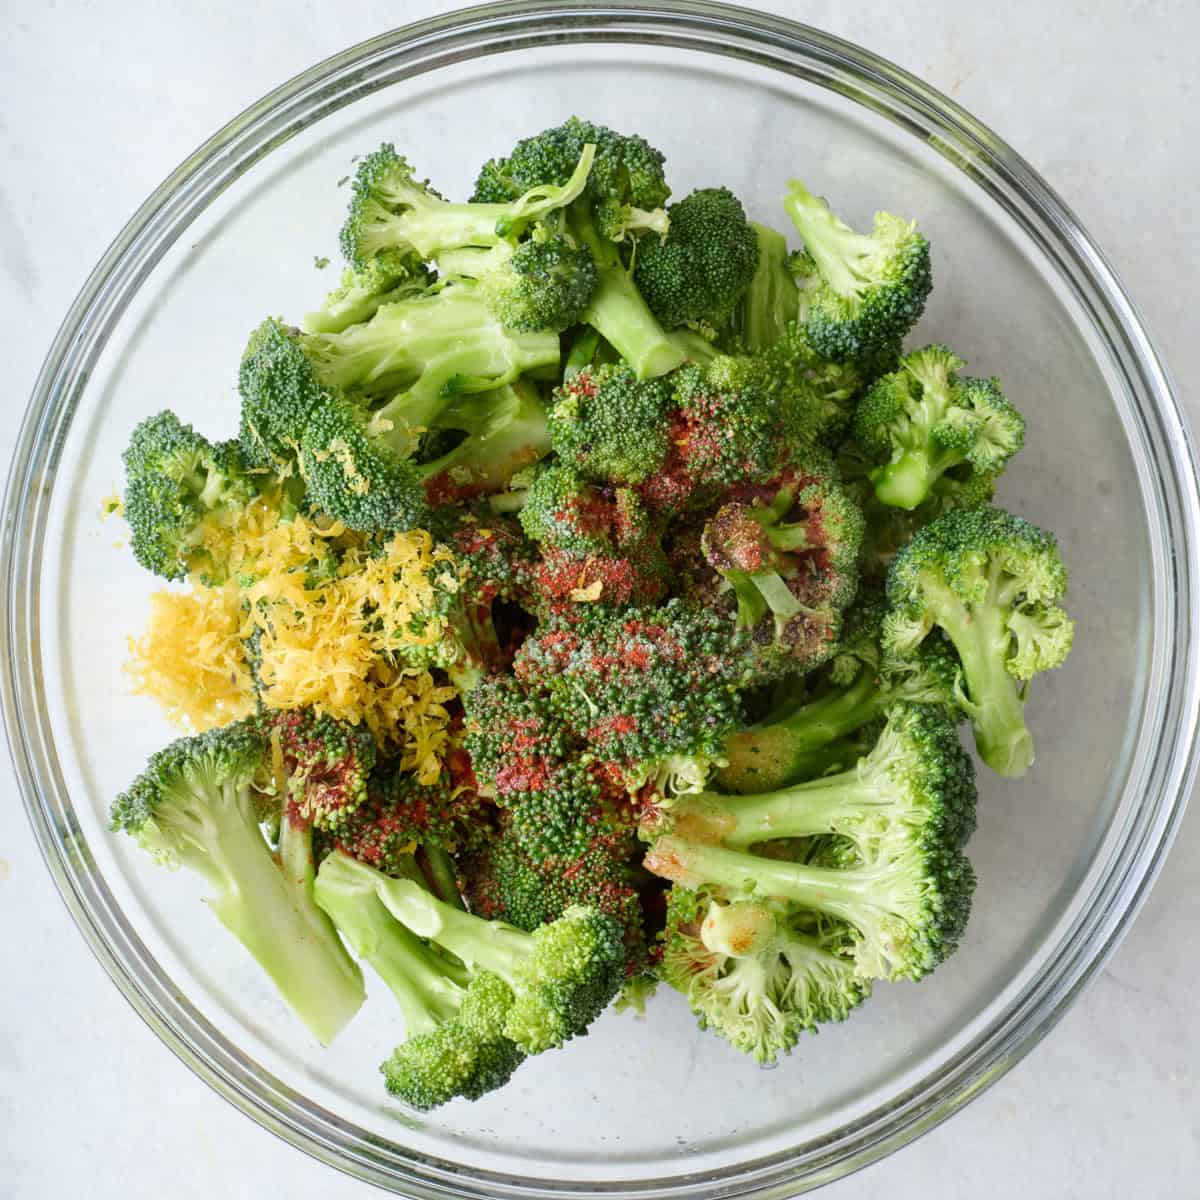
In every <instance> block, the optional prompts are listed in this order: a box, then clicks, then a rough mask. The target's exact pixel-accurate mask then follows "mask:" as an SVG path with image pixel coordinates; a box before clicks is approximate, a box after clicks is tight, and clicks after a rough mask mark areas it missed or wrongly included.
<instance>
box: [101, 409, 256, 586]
mask: <svg viewBox="0 0 1200 1200" xmlns="http://www.w3.org/2000/svg"><path fill="white" fill-rule="evenodd" d="M121 459H122V461H123V463H124V464H125V519H126V520H127V521H128V523H129V530H130V537H131V541H132V545H133V554H134V557H135V558H136V559H137V561H138V562H139V563H140V564H141V565H142V566H143V567H145V568H146V570H148V571H153V572H154V574H156V575H161V576H162V577H163V578H164V579H182V578H183V577H184V576H185V575H189V574H193V573H195V574H198V575H200V576H201V578H202V579H203V580H204V581H205V582H208V583H220V582H221V581H222V580H223V579H224V578H225V573H226V567H227V564H226V563H225V562H224V561H223V556H222V552H221V550H220V545H221V541H222V539H221V538H220V536H219V534H220V531H221V529H222V528H225V527H228V526H229V525H231V524H232V523H234V522H235V521H236V520H237V518H238V517H239V516H240V515H241V513H242V512H243V510H244V509H245V507H246V505H247V504H249V503H250V501H251V500H253V499H254V497H255V496H256V495H257V493H258V482H259V477H258V476H256V475H254V474H252V473H251V471H250V468H249V466H248V465H247V463H246V460H245V457H244V455H243V454H242V452H241V448H240V447H239V445H238V444H237V443H236V442H218V443H217V444H215V445H214V444H213V443H211V442H209V441H208V440H207V438H205V437H203V436H202V435H201V434H199V433H197V432H196V431H195V430H194V429H193V428H192V427H191V426H190V425H185V424H184V423H183V422H182V421H180V420H179V418H178V417H177V416H175V414H174V413H172V412H170V411H165V412H161V413H159V414H158V415H157V416H153V417H147V418H146V420H144V421H142V422H141V423H140V424H139V425H138V426H137V427H136V428H135V429H134V431H133V433H132V434H131V435H130V439H129V445H128V446H127V447H126V448H125V451H124V453H123V454H122V456H121Z"/></svg>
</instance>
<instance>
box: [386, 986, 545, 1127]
mask: <svg viewBox="0 0 1200 1200" xmlns="http://www.w3.org/2000/svg"><path fill="white" fill-rule="evenodd" d="M511 1007H512V991H511V989H510V988H509V986H508V984H506V983H505V982H504V980H502V979H501V978H500V977H499V976H497V975H492V974H489V973H488V972H486V971H484V972H481V973H480V974H479V975H477V976H475V978H474V979H472V981H471V982H470V984H468V986H467V987H466V989H465V991H464V993H463V997H462V1003H461V1007H460V1008H459V1010H458V1012H457V1013H456V1014H455V1015H454V1016H452V1017H450V1018H449V1019H447V1020H445V1021H443V1022H442V1023H440V1024H439V1025H437V1026H436V1027H435V1028H433V1029H431V1030H429V1031H427V1032H421V1033H418V1034H416V1035H415V1036H414V1037H410V1038H408V1039H407V1040H406V1041H403V1042H401V1043H400V1045H399V1046H397V1047H396V1049H395V1050H393V1051H392V1053H391V1056H390V1057H389V1058H388V1059H387V1060H386V1061H385V1062H384V1063H383V1064H382V1066H381V1067H380V1068H379V1069H380V1070H381V1071H382V1072H383V1078H384V1082H385V1084H386V1085H387V1090H388V1091H389V1092H390V1093H391V1094H392V1095H393V1096H395V1097H396V1098H397V1099H399V1100H403V1101H404V1103H405V1104H408V1105H411V1106H412V1107H413V1108H415V1109H418V1110H419V1111H421V1112H428V1111H429V1110H430V1109H433V1108H437V1107H439V1106H440V1105H442V1104H446V1103H448V1102H449V1101H451V1100H454V1099H457V1098H459V1097H461V1098H463V1099H465V1100H478V1099H479V1098H480V1097H482V1096H485V1095H487V1093H488V1092H494V1091H495V1090H496V1089H497V1088H501V1087H503V1086H504V1085H505V1084H506V1083H507V1082H508V1081H509V1080H510V1079H511V1078H512V1075H513V1072H514V1071H515V1070H516V1069H517V1068H518V1067H519V1066H520V1065H521V1063H523V1062H524V1061H525V1058H526V1055H525V1052H524V1051H523V1050H521V1049H519V1048H518V1046H517V1044H516V1043H515V1042H514V1041H513V1040H512V1039H511V1038H510V1037H507V1036H506V1035H505V1033H504V1020H505V1016H506V1014H507V1013H508V1011H509V1009H510V1008H511Z"/></svg>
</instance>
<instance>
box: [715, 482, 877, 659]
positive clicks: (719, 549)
mask: <svg viewBox="0 0 1200 1200" xmlns="http://www.w3.org/2000/svg"><path fill="white" fill-rule="evenodd" d="M861 541H862V515H861V513H860V512H859V510H858V508H857V507H856V506H855V505H854V503H853V501H852V500H850V498H849V497H848V496H847V495H846V493H845V492H844V491H843V490H842V489H841V487H839V486H838V484H837V483H835V482H834V480H833V477H832V464H828V463H825V462H823V461H822V460H820V459H819V458H812V459H811V461H810V462H809V463H807V464H806V463H802V462H797V463H796V464H795V465H793V466H791V467H789V468H788V469H787V470H786V471H784V472H782V473H780V474H779V475H778V476H777V477H776V478H775V479H774V480H773V481H772V482H771V483H769V484H765V485H754V484H747V485H743V486H741V487H739V488H735V489H732V490H731V491H730V493H729V494H728V499H727V501H726V503H725V504H724V505H723V506H722V507H721V508H720V509H719V510H718V511H717V513H716V514H715V515H714V516H713V517H712V518H711V519H710V520H709V521H708V523H707V524H706V525H705V526H704V530H703V534H702V537H701V550H702V552H703V554H704V557H705V559H706V561H707V562H708V564H709V566H710V567H712V568H713V569H714V570H715V571H716V572H717V573H718V574H719V576H720V578H721V580H722V581H723V586H724V589H725V591H724V593H723V594H721V593H718V597H717V598H718V599H720V600H721V601H722V603H724V604H725V605H726V607H728V606H729V605H730V602H731V603H732V607H733V608H734V610H735V612H734V624H735V626H736V627H737V628H738V629H742V630H745V631H747V632H748V633H749V634H750V635H751V638H752V639H753V642H754V645H755V652H756V658H757V660H758V663H759V667H760V669H761V670H762V671H764V672H766V673H767V674H772V673H774V674H778V673H782V672H787V671H797V670H809V669H811V668H812V667H815V666H817V665H819V664H820V663H822V662H824V661H825V660H826V659H827V658H828V657H829V656H830V654H832V653H833V650H834V646H835V642H836V639H837V636H838V632H839V630H840V627H841V615H842V612H843V610H844V609H845V608H846V607H847V605H849V604H850V602H851V601H852V600H853V599H854V595H855V592H856V590H857V587H858V552H859V545H860V543H861ZM697 599H699V600H702V599H703V597H702V596H701V597H697Z"/></svg>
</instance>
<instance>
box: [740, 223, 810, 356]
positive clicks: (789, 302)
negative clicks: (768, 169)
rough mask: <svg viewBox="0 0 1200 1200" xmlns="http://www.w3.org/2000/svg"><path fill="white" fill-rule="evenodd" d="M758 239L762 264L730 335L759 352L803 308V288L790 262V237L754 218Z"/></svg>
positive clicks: (770, 343) (741, 348)
mask: <svg viewBox="0 0 1200 1200" xmlns="http://www.w3.org/2000/svg"><path fill="white" fill-rule="evenodd" d="M750 228H751V229H752V230H753V231H754V236H755V239H756V240H757V242H758V265H757V266H756V267H755V270H754V275H753V277H752V278H751V280H750V286H749V287H748V288H747V289H746V290H745V292H744V293H743V295H742V298H741V300H739V301H738V304H737V307H736V308H735V309H734V313H733V320H732V322H731V326H730V331H729V332H730V337H731V339H732V340H733V342H734V343H735V344H736V345H737V347H738V349H740V350H743V351H745V352H748V353H751V354H753V353H757V352H758V351H761V350H766V349H767V348H768V347H769V346H772V345H774V343H775V342H777V341H778V340H779V339H780V338H781V337H783V336H784V333H785V332H786V331H787V329H788V328H789V326H790V325H792V323H793V322H794V321H795V320H796V317H797V315H798V313H799V311H800V292H799V289H798V288H797V287H796V280H795V278H794V277H793V275H792V271H791V267H790V265H789V261H788V260H789V255H788V248H787V239H786V238H785V237H784V236H783V234H782V233H780V232H779V231H778V230H776V229H772V228H770V226H768V225H759V224H757V223H756V222H754V221H751V222H750Z"/></svg>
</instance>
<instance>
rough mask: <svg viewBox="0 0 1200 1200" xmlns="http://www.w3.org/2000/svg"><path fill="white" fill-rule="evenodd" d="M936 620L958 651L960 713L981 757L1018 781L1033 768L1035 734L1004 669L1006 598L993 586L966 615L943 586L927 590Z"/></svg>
mask: <svg viewBox="0 0 1200 1200" xmlns="http://www.w3.org/2000/svg"><path fill="white" fill-rule="evenodd" d="M927 594H928V595H929V597H930V600H931V603H932V605H933V611H934V613H935V620H936V621H937V623H938V624H939V625H940V626H941V627H942V629H943V630H944V631H945V633H946V636H947V637H949V639H950V641H951V642H952V643H953V645H954V649H955V650H957V651H958V657H959V660H960V661H961V662H962V668H963V679H964V680H965V682H966V692H967V695H966V697H965V701H966V702H965V703H964V708H965V709H966V711H967V713H968V714H969V716H970V718H971V725H972V727H973V728H974V730H975V746H976V748H977V749H978V751H979V757H980V758H982V759H983V761H984V762H985V763H987V765H988V766H989V767H991V768H992V770H993V771H995V772H997V773H998V774H1000V775H1004V776H1005V777H1007V778H1009V779H1019V778H1020V777H1021V776H1022V775H1024V774H1025V772H1026V771H1028V770H1029V768H1030V766H1032V764H1033V735H1032V734H1031V733H1030V732H1029V728H1028V726H1027V725H1026V724H1025V700H1024V697H1023V695H1022V685H1021V684H1020V683H1019V682H1018V681H1017V680H1016V679H1014V678H1013V677H1012V675H1010V674H1009V672H1008V668H1007V666H1006V664H1005V658H1006V656H1007V654H1008V645H1009V634H1008V632H1007V630H1006V629H1005V624H1004V616H1005V613H1006V611H1007V607H1008V605H1007V602H1006V598H1004V597H1001V596H998V595H997V594H996V585H995V582H994V581H992V582H991V584H990V586H989V589H988V594H987V596H986V597H985V599H984V600H983V602H982V603H980V604H977V605H975V606H974V609H973V611H971V612H968V611H967V609H966V607H965V606H964V604H963V603H962V601H961V600H960V599H959V598H958V597H957V596H956V595H955V594H954V593H953V592H951V591H950V589H949V588H947V587H945V586H941V585H936V584H930V585H928V586H927Z"/></svg>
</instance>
